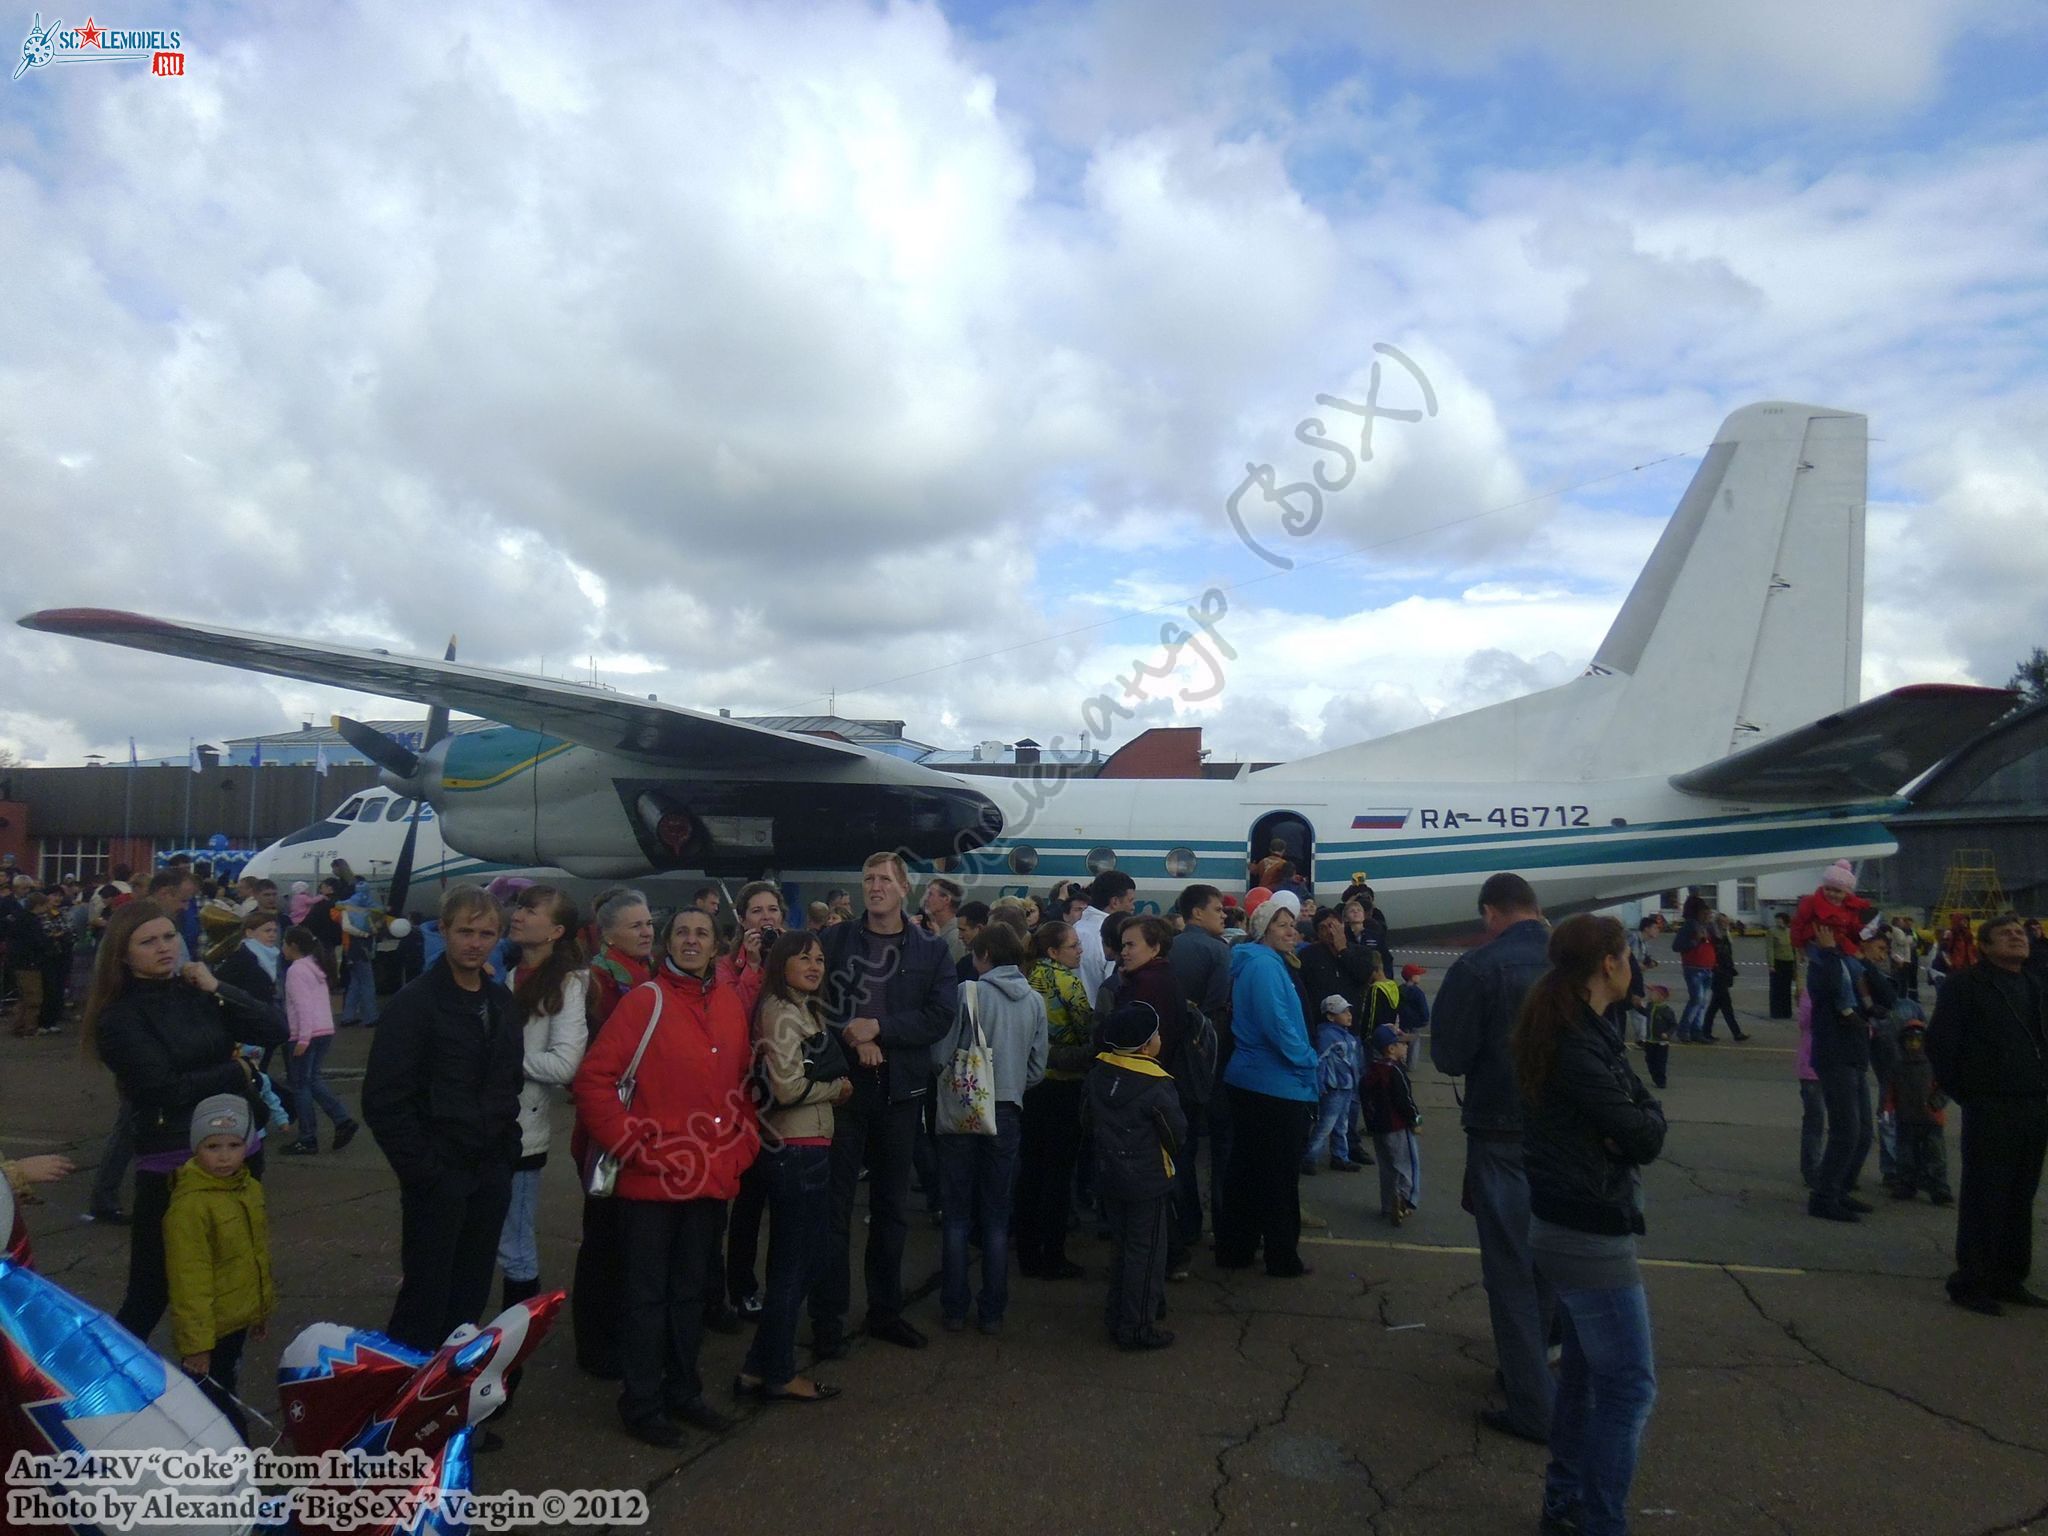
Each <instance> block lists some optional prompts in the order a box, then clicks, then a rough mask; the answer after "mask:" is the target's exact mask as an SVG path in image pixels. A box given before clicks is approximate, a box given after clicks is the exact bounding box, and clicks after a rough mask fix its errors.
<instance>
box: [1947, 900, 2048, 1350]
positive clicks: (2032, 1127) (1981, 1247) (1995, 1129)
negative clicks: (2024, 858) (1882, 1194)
mask: <svg viewBox="0 0 2048 1536" xmlns="http://www.w3.org/2000/svg"><path fill="white" fill-rule="evenodd" d="M1977 952H1978V954H1979V956H1980V957H1981V958H1980V959H1979V960H1978V962H1977V964H1975V965H1973V966H1971V967H1970V968H1969V969H1968V970H1966V971H1958V972H1956V973H1955V974H1954V975H1952V976H1950V977H1949V979H1948V981H1947V982H1946V983H1944V984H1943V986H1942V989H1941V995H1940V998H1939V1000H1938V1001H1937V1002H1936V1003H1935V1005H1934V1022H1933V1023H1932V1024H1931V1025H1930V1026H1929V1027H1928V1030H1927V1055H1928V1057H1929V1059H1930V1060H1932V1061H1933V1063H1934V1075H1935V1077H1936V1079H1937V1080H1938V1081H1939V1082H1940V1084H1941V1088H1942V1091H1943V1092H1944V1093H1946V1094H1947V1095H1948V1096H1949V1097H1950V1098H1952V1099H1954V1100H1955V1101H1956V1103H1958V1104H1960V1105H1961V1106H1962V1111H1963V1134H1962V1163H1963V1176H1962V1190H1961V1194H1960V1197H1959V1198H1958V1200H1957V1202H1956V1269H1955V1273H1954V1274H1952V1275H1950V1276H1949V1277H1948V1294H1949V1298H1950V1300H1952V1301H1954V1302H1955V1303H1956V1305H1957V1306H1960V1307H1967V1308H1969V1309H1970V1310H1971V1311H1972V1312H1984V1313H1991V1314H1996V1313H1997V1312H1999V1311H2001V1310H2002V1307H2001V1303H2007V1302H2009V1303H2012V1304H2013V1305H2016V1306H2023V1307H2041V1306H2048V1299H2044V1298H2043V1297H2040V1296H2038V1295H2036V1294H2035V1293H2034V1292H2032V1291H2030V1290H2028V1289H2027V1283H2026V1282H2027V1274H2028V1271H2029V1270H2031V1269H2032V1268H2033V1259H2034V1194H2035V1192H2036V1191H2037V1190H2038V1189H2039V1188H2040V1187H2041V1163H2042V1159H2043V1157H2044V1156H2048V989H2044V988H2043V986H2042V984H2041V982H2040V981H2039V980H2037V979H2036V978H2035V977H2034V976H2032V975H2030V974H2029V973H2028V971H2027V969H2026V964H2027V934H2026V930H2025V928H2023V927H2022V926H2021V924H2020V920H2019V919H2018V918H2017V917H2015V916H2013V915H2012V914H2011V913H2006V914H2005V915H2003V916H2001V917H1994V918H1991V919H1989V920H1988V921H1987V922H1986V923H1985V924H1984V926H1983V927H1982V928H1981V929H1980V930H1979V931H1978V935H1977Z"/></svg>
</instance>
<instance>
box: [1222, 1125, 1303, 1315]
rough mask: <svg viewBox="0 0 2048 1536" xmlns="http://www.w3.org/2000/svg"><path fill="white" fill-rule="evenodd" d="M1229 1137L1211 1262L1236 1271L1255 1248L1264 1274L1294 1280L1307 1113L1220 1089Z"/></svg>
mask: <svg viewBox="0 0 2048 1536" xmlns="http://www.w3.org/2000/svg"><path fill="white" fill-rule="evenodd" d="M1224 1092H1225V1093H1226V1094H1227V1095H1229V1098H1230V1120H1231V1125H1232V1129H1233V1132H1234V1136H1233V1140H1232V1143H1231V1148H1230V1164H1229V1166H1228V1167H1227V1168H1225V1169H1224V1171H1223V1210H1222V1212H1221V1214H1220V1215H1219V1216H1218V1217H1217V1219H1216V1262H1217V1263H1218V1264H1221V1265H1223V1266H1224V1267H1226V1268H1242V1267H1244V1266H1245V1265H1247V1264H1249V1263H1251V1261H1252V1256H1253V1255H1254V1254H1255V1253H1256V1252H1258V1250H1259V1248H1260V1247H1261V1246H1263V1247H1264V1248H1265V1250H1266V1273H1267V1274H1269V1275H1298V1274H1300V1273H1301V1272H1302V1263H1301V1154H1302V1150H1303V1149H1304V1148H1305V1147H1306V1146H1307V1144H1308V1132H1309V1125H1310V1122H1311V1121H1312V1119H1313V1118H1314V1115H1315V1106H1314V1105H1313V1104H1311V1103H1310V1102H1309V1101H1307V1100H1306V1099H1280V1098H1275V1097H1273V1096H1272V1095H1271V1094H1265V1093H1254V1092H1252V1090H1251V1089H1249V1088H1238V1087H1235V1086H1226V1087H1225V1088H1224Z"/></svg>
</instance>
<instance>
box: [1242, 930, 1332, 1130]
mask: <svg viewBox="0 0 2048 1536" xmlns="http://www.w3.org/2000/svg"><path fill="white" fill-rule="evenodd" d="M1230 1033H1231V1038H1232V1039H1233V1040H1234V1041H1235V1042H1236V1044H1235V1046H1234V1048H1233V1049H1232V1051H1231V1053H1230V1065H1229V1066H1228V1067H1226V1068H1225V1069H1224V1072H1223V1081H1224V1082H1226V1083H1228V1084H1229V1085H1230V1086H1231V1087H1233V1088H1242V1089H1245V1090H1246V1091H1247V1092H1250V1093H1263V1094H1265V1095H1267V1096H1268V1097H1269V1098H1275V1099H1295V1100H1298V1101H1300V1102H1302V1103H1307V1104H1313V1103H1314V1102H1315V1101H1316V1098H1317V1093H1316V1049H1315V1047H1314V1046H1313V1045H1311V1044H1310V1043H1309V1038H1308V1021H1307V1020H1306V1019H1304V1018H1303V1017H1302V1012H1301V994H1300V993H1299V992H1298V991H1296V990H1295V986H1294V977H1293V974H1292V973H1291V972H1290V971H1289V970H1288V968H1287V962H1286V961H1285V960H1283V959H1281V958H1280V955H1279V952H1278V951H1276V950H1272V949H1268V948H1267V947H1266V946H1265V945H1264V944H1259V943H1253V942H1247V943H1243V944H1239V945H1237V946H1236V947H1235V948H1234V949H1232V950H1231V951H1230Z"/></svg>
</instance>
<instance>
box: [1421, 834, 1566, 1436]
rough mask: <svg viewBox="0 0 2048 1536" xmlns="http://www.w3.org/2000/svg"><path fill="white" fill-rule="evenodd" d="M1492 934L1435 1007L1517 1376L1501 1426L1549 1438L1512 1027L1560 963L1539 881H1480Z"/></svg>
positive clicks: (1545, 1300) (1486, 1270)
mask: <svg viewBox="0 0 2048 1536" xmlns="http://www.w3.org/2000/svg"><path fill="white" fill-rule="evenodd" d="M1479 915H1480V918H1481V920H1482V921H1483V922H1484V923H1485V925H1486V932H1487V935H1488V939H1487V942H1486V943H1485V944H1482V945H1481V946H1479V948H1477V949H1474V950H1471V951H1469V952H1467V953H1466V954H1465V955H1463V956H1461V957H1460V958H1459V959H1458V960H1457V961H1455V962H1454V963H1453V964H1452V966H1451V968H1450V969H1449V970H1448V971H1446V972H1445V973H1444V980H1443V985H1442V986H1441V987H1439V988H1438V989H1437V994H1436V1007H1435V1009H1434V1011H1433V1013H1432V1015H1431V1021H1430V1022H1431V1027H1430V1039H1429V1059H1430V1060H1431V1061H1433V1062H1435V1063H1436V1069H1437V1070H1438V1071H1439V1072H1442V1073H1444V1074H1445V1075H1446V1076H1448V1077H1462V1078H1464V1079H1465V1089H1464V1099H1463V1105H1464V1108H1463V1120H1464V1125H1465V1192H1466V1196H1467V1199H1468V1201H1469V1203H1470V1204H1471V1207H1472V1215H1473V1217H1474V1219H1475V1220H1476V1221H1477V1222H1478V1224H1479V1268H1480V1273H1481V1275H1482V1276H1483V1278H1484V1280H1485V1284H1486V1303H1487V1308H1488V1310H1489V1311H1490V1312H1491V1313H1492V1317H1493V1352H1494V1357H1495V1359H1496V1360H1497V1361H1498V1363H1499V1365H1500V1373H1501V1379H1502V1380H1503V1381H1504V1382H1505V1383H1506V1385H1507V1399H1508V1401H1507V1407H1506V1409H1505V1410H1501V1409H1493V1408H1487V1409H1482V1410H1481V1412H1480V1415H1479V1418H1480V1422H1481V1423H1483V1424H1485V1425H1486V1426H1487V1427H1488V1428H1490V1429H1497V1430H1501V1431H1503V1432H1504V1433H1507V1434H1511V1435H1519V1436H1520V1437H1521V1438H1523V1439H1525V1440H1535V1441H1540V1442H1544V1443H1548V1441H1549V1438H1550V1406H1551V1403H1552V1402H1553V1401H1554V1400H1555V1399H1556V1396H1557V1387H1556V1384H1555V1383H1554V1382H1553V1381H1552V1379H1551V1375H1550V1364H1549V1359H1548V1350H1549V1343H1550V1319H1551V1312H1552V1307H1553V1302H1552V1297H1551V1293H1550V1287H1549V1285H1548V1284H1547V1283H1545V1282H1544V1280H1543V1279H1542V1278H1541V1277H1540V1276H1539V1275H1538V1274H1537V1273H1536V1268H1535V1265H1534V1263H1533V1262H1532V1260H1531V1259H1530V1257H1529V1180H1528V1176H1527V1174H1526V1173H1525V1172H1524V1169H1523V1160H1522V1096H1521V1093H1520V1091H1519V1090H1518V1089H1517V1088H1516V1086H1515V1066H1514V1061H1513V1059H1512V1058H1511V1057H1510V1056H1509V1054H1508V1036H1509V1034H1510V1032H1511V1031H1512V1030H1513V1029H1514V1026H1515V1019H1516V1017H1517V1016H1518V1015H1519V1014H1520V1013H1521V1011H1522V999H1523V998H1524V997H1525V996H1526V995H1527V994H1528V991H1529V989H1530V988H1531V987H1532V986H1534V985H1535V984H1536V978H1537V977H1539V976H1541V975H1542V974H1543V973H1544V971H1545V970H1546V969H1548V968H1549V963H1550V962H1549V956H1548V953H1547V950H1548V947H1549V944H1550V926H1549V924H1547V923H1546V922H1544V920H1543V909H1542V907H1541V906H1540V905H1539V904H1538V903H1537V900H1536V892H1535V891H1534V890H1533V889H1532V888H1531V887H1530V885H1529V882H1528V881H1527V880H1524V879H1523V878H1522V877H1521V876H1520V875H1516V874H1498V875H1492V876H1489V877H1488V879H1487V881H1486V884H1484V885H1483V886H1481V887H1480V888H1479Z"/></svg>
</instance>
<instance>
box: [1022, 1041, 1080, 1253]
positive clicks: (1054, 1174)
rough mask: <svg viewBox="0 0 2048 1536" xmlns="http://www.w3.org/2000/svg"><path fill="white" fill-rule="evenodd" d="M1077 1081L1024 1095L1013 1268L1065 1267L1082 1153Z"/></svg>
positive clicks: (1053, 1081) (1048, 1083)
mask: <svg viewBox="0 0 2048 1536" xmlns="http://www.w3.org/2000/svg"><path fill="white" fill-rule="evenodd" d="M1081 1087H1082V1080H1081V1079H1080V1078H1052V1077H1049V1078H1047V1079H1046V1080H1045V1081H1044V1082H1042V1083H1039V1084H1038V1085H1037V1086H1035V1087H1032V1088H1027V1089H1025V1090H1024V1115H1023V1118H1022V1121H1021V1122H1020V1123H1021V1125H1022V1130H1021V1132H1020V1134H1019V1138H1018V1144H1017V1197H1016V1211H1017V1263H1018V1265H1019V1266H1020V1267H1021V1268H1022V1269H1023V1270H1024V1272H1025V1273H1026V1274H1042V1273H1044V1272H1045V1271H1047V1270H1050V1269H1055V1268H1057V1267H1058V1266H1060V1265H1061V1264H1064V1263H1066V1262H1067V1215H1068V1213H1069V1211H1071V1210H1072V1208H1073V1203H1074V1163H1075V1160H1076V1159H1077V1158H1078V1157H1079V1156H1080V1153H1081Z"/></svg>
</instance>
